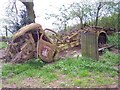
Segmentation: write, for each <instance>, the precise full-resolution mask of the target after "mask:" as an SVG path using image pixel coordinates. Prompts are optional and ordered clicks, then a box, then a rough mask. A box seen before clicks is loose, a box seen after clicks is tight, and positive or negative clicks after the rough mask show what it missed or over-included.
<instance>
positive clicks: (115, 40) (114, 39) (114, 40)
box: [108, 33, 120, 48]
mask: <svg viewBox="0 0 120 90" xmlns="http://www.w3.org/2000/svg"><path fill="white" fill-rule="evenodd" d="M119 40H120V35H119V34H117V33H114V34H113V35H110V36H108V43H109V44H111V45H115V47H116V48H120V42H119Z"/></svg>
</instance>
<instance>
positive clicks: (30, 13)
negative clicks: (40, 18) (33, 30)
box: [20, 0, 35, 22]
mask: <svg viewBox="0 0 120 90" xmlns="http://www.w3.org/2000/svg"><path fill="white" fill-rule="evenodd" d="M20 1H21V2H22V3H23V4H24V5H25V6H26V9H27V14H28V18H29V19H30V21H31V22H35V12H34V10H33V6H34V4H33V1H32V2H23V1H22V0H20Z"/></svg>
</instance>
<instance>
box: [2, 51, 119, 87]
mask: <svg viewBox="0 0 120 90" xmlns="http://www.w3.org/2000/svg"><path fill="white" fill-rule="evenodd" d="M118 57H120V55H117V54H114V53H111V52H109V51H106V52H105V53H104V54H103V56H101V57H100V60H99V61H94V60H91V59H88V58H84V57H80V58H67V59H64V60H59V61H56V62H54V63H50V64H46V63H44V62H42V61H41V60H38V59H32V60H30V61H28V62H26V63H22V64H10V63H5V64H3V70H2V78H3V79H6V80H7V83H9V84H13V83H16V85H17V86H18V87H26V86H25V85H23V84H22V83H21V82H23V81H24V79H25V78H37V81H38V82H39V84H38V86H36V87H46V86H49V85H51V84H53V85H54V86H56V85H58V87H97V86H100V85H109V84H117V80H116V79H115V78H116V77H117V76H118V68H115V66H117V65H118V64H120V61H119V60H118ZM61 80H62V81H61ZM38 82H37V83H38ZM28 83H29V82H28ZM21 84H22V85H21ZM40 85H42V86H40Z"/></svg>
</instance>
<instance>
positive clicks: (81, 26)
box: [80, 18, 83, 29]
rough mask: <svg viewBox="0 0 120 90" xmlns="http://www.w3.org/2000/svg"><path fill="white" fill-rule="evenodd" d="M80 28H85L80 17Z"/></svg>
mask: <svg viewBox="0 0 120 90" xmlns="http://www.w3.org/2000/svg"><path fill="white" fill-rule="evenodd" d="M80 28H81V29H83V20H82V18H80Z"/></svg>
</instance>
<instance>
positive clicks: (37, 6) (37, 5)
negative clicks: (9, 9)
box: [0, 0, 119, 32]
mask: <svg viewBox="0 0 120 90" xmlns="http://www.w3.org/2000/svg"><path fill="white" fill-rule="evenodd" d="M8 1H9V0H2V2H0V19H2V18H4V17H5V10H4V9H5V7H6V5H7V2H8ZM18 1H19V0H18ZM24 1H25V0H24ZM26 1H31V0H26ZM80 1H84V2H85V1H87V2H86V3H90V2H91V3H92V2H95V1H114V0H33V2H34V11H35V14H36V20H35V21H36V22H37V23H39V24H41V25H42V27H43V29H45V28H50V29H53V28H55V27H54V26H53V25H52V23H53V22H54V21H55V20H54V19H50V20H46V19H45V16H46V15H45V13H58V9H59V8H60V7H61V6H62V5H69V4H71V3H73V2H80ZM115 1H119V0H115ZM0 26H2V23H0ZM0 32H1V31H0Z"/></svg>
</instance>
